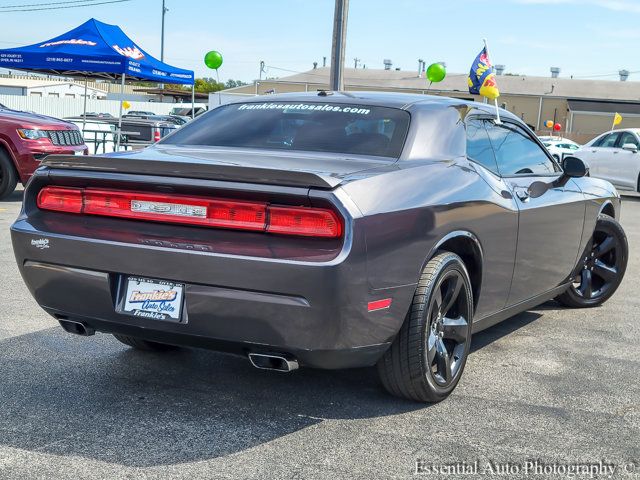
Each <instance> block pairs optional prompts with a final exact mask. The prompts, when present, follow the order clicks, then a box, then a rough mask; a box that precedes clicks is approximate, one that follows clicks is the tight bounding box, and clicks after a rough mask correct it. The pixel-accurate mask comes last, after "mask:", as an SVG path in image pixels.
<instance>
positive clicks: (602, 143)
mask: <svg viewBox="0 0 640 480" xmlns="http://www.w3.org/2000/svg"><path fill="white" fill-rule="evenodd" d="M619 136H620V134H619V133H618V132H616V133H610V134H609V135H606V136H605V137H604V138H602V139H600V140H598V141H597V142H596V143H597V144H598V145H594V146H596V147H602V148H612V147H615V145H616V140H618V137H619Z"/></svg>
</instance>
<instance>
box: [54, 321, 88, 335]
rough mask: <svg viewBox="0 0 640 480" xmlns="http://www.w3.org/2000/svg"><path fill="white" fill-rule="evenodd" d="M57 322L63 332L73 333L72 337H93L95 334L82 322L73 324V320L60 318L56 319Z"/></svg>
mask: <svg viewBox="0 0 640 480" xmlns="http://www.w3.org/2000/svg"><path fill="white" fill-rule="evenodd" d="M58 322H60V326H61V327H62V328H63V329H64V331H65V332H68V333H73V334H74V335H81V336H83V337H88V336H90V335H95V333H96V331H95V330H94V329H93V328H91V327H90V326H88V325H85V324H84V323H82V322H74V321H73V320H67V319H65V318H61V317H59V318H58Z"/></svg>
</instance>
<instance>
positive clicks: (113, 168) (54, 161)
mask: <svg viewBox="0 0 640 480" xmlns="http://www.w3.org/2000/svg"><path fill="white" fill-rule="evenodd" d="M41 165H43V166H46V167H50V168H63V169H73V170H86V171H98V172H113V173H134V174H140V175H159V176H163V177H181V178H197V179H204V180H223V181H233V182H249V183H264V184H268V185H285V186H292V187H306V188H322V189H329V190H330V189H333V188H335V187H337V186H338V185H339V184H340V183H341V182H342V179H340V178H337V177H333V176H331V175H325V174H321V173H313V172H303V171H297V170H278V169H271V168H257V167H247V166H235V165H228V164H220V163H215V162H205V161H203V162H194V161H190V162H185V161H180V160H175V161H172V160H160V161H158V160H152V159H146V158H139V157H127V156H121V155H118V156H112V157H107V156H94V155H82V156H80V155H49V156H47V157H46V158H45V159H44V160H43V161H42V164H41Z"/></svg>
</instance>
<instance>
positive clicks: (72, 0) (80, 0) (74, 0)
mask: <svg viewBox="0 0 640 480" xmlns="http://www.w3.org/2000/svg"><path fill="white" fill-rule="evenodd" d="M96 1H97V0H67V1H65V2H45V3H23V4H22V5H1V6H0V8H3V9H4V8H25V7H45V6H49V5H65V4H68V3H88V2H96Z"/></svg>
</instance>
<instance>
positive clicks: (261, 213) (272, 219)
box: [38, 187, 342, 238]
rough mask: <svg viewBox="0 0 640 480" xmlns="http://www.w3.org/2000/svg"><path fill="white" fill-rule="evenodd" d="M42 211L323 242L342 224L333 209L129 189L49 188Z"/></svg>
mask: <svg viewBox="0 0 640 480" xmlns="http://www.w3.org/2000/svg"><path fill="white" fill-rule="evenodd" d="M38 207H39V208H41V209H42V210H54V211H59V212H72V213H84V214H88V215H101V216H105V217H120V218H129V219H137V220H148V221H155V222H167V223H180V224H184V225H202V226H207V227H218V228H232V229H237V230H253V231H258V232H265V231H266V232H269V233H277V234H282V235H299V236H308V237H323V238H337V237H340V236H341V235H342V223H341V221H340V219H339V218H338V216H337V215H336V214H335V213H334V212H333V211H332V210H327V209H323V208H310V207H284V206H278V207H276V206H270V205H267V204H266V203H262V202H245V201H240V200H225V199H209V198H206V197H191V196H186V195H163V194H154V193H136V192H129V191H125V190H102V189H95V188H87V189H81V188H63V187H45V188H43V189H42V190H41V191H40V193H39V194H38Z"/></svg>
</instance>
